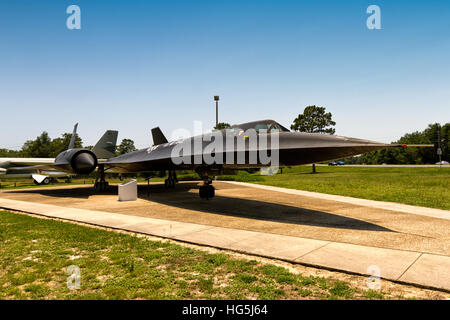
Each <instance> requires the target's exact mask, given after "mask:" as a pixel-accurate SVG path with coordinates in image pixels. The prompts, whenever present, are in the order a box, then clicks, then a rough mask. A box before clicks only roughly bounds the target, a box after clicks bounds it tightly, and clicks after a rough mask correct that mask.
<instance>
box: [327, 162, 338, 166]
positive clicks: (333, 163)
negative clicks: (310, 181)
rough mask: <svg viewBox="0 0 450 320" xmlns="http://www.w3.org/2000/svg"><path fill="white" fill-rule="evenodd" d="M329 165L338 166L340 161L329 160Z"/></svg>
mask: <svg viewBox="0 0 450 320" xmlns="http://www.w3.org/2000/svg"><path fill="white" fill-rule="evenodd" d="M328 165H329V166H337V165H338V163H337V162H336V161H333V162H328Z"/></svg>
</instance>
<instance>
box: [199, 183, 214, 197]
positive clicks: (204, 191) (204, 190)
mask: <svg viewBox="0 0 450 320" xmlns="http://www.w3.org/2000/svg"><path fill="white" fill-rule="evenodd" d="M215 193H216V192H215V188H214V187H213V186H212V185H209V184H208V185H204V186H200V189H199V196H200V198H202V199H211V198H214V196H215Z"/></svg>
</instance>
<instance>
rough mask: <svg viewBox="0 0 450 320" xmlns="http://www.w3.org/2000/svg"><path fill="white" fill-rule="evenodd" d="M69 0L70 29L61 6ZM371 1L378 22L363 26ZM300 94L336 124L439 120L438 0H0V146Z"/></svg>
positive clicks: (233, 118) (139, 136)
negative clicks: (77, 17)
mask: <svg viewBox="0 0 450 320" xmlns="http://www.w3.org/2000/svg"><path fill="white" fill-rule="evenodd" d="M71 4H76V5H78V6H80V8H81V24H82V28H81V30H68V29H67V28H66V19H67V17H68V16H69V15H68V14H66V8H67V7H68V6H69V5H71ZM371 4H376V5H379V6H380V8H381V23H382V30H368V29H367V28H366V19H367V17H368V16H369V15H368V14H366V8H367V7H368V6H369V5H371ZM215 94H219V95H220V97H221V101H220V117H219V119H220V121H225V122H229V123H232V124H234V123H241V122H246V121H251V120H256V119H265V118H271V119H275V120H277V121H279V122H280V123H282V124H283V125H285V126H289V125H290V124H291V123H292V120H293V119H294V118H295V117H296V116H297V115H298V113H300V112H302V111H303V108H304V107H305V106H307V105H311V104H316V105H320V106H324V107H326V108H327V110H329V111H331V112H332V113H333V115H334V119H335V121H336V122H337V126H336V133H337V134H340V135H346V136H352V137H359V138H367V139H372V140H379V141H383V142H390V141H392V140H396V139H397V138H398V137H400V136H401V135H402V134H403V133H405V132H411V131H415V130H422V129H424V128H425V127H426V126H427V125H428V124H429V123H432V122H441V123H444V122H449V121H450V2H449V1H442V0H439V1H433V0H432V1H412V0H410V1H320V0H319V1H317V0H316V1H312V0H311V1H283V0H274V1H265V0H257V1H246V0H240V1H234V0H228V1H214V0H208V1H168V0H161V1H93V0H89V1H81V0H71V1H65V0H59V1H34V0H28V1H24V0H2V1H1V2H0V117H1V119H2V120H1V122H0V123H1V124H0V147H7V148H16V149H17V148H20V147H21V145H22V143H23V142H24V141H25V140H27V139H30V138H34V137H36V136H37V135H39V134H40V133H41V132H42V131H43V130H46V131H48V132H49V134H50V136H51V137H57V136H59V135H60V134H62V133H63V132H70V131H71V129H72V126H73V124H74V123H75V122H79V123H80V125H79V134H80V136H81V137H82V138H83V139H84V142H85V143H87V144H93V143H94V142H95V141H96V140H97V139H98V137H99V136H100V135H101V134H102V133H103V131H105V130H106V129H118V130H119V131H120V133H119V138H120V139H121V138H125V137H126V138H131V139H133V140H135V142H136V145H137V146H138V147H145V146H147V145H150V144H151V142H152V140H151V136H150V129H151V128H152V127H155V126H160V127H161V129H162V130H163V131H165V132H167V135H168V136H170V135H171V132H172V131H173V130H175V129H177V128H185V129H189V130H193V121H194V120H200V121H203V123H204V126H205V127H206V129H209V128H211V127H212V126H213V125H214V122H215V107H214V102H213V95H215Z"/></svg>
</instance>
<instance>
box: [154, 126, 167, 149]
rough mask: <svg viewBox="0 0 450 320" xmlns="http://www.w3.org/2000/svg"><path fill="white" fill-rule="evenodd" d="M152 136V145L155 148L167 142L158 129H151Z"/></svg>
mask: <svg viewBox="0 0 450 320" xmlns="http://www.w3.org/2000/svg"><path fill="white" fill-rule="evenodd" d="M152 136H153V145H155V146H157V145H159V144H164V143H167V142H169V141H167V139H166V137H165V136H164V134H163V133H162V131H161V129H160V128H159V127H156V128H153V129H152Z"/></svg>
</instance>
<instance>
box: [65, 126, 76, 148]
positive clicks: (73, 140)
mask: <svg viewBox="0 0 450 320" xmlns="http://www.w3.org/2000/svg"><path fill="white" fill-rule="evenodd" d="M77 128H78V123H75V126H74V127H73V132H72V137H71V138H70V142H69V147H68V148H67V149H73V148H74V147H75V138H76V136H77Z"/></svg>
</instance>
